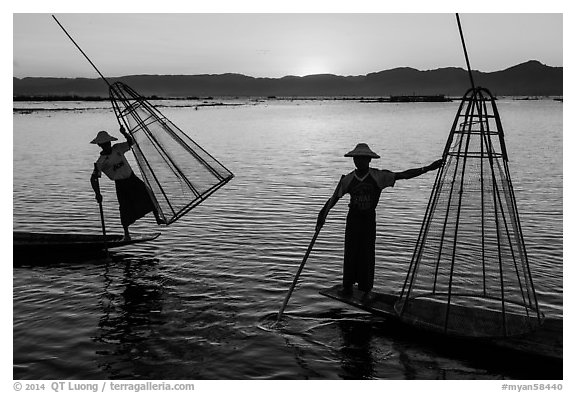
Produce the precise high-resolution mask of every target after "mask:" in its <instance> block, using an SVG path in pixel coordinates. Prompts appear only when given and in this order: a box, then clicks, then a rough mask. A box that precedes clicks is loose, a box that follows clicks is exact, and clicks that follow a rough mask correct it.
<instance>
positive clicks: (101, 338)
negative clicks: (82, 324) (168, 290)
mask: <svg viewBox="0 0 576 393" xmlns="http://www.w3.org/2000/svg"><path fill="white" fill-rule="evenodd" d="M162 281H163V279H162V276H161V274H160V273H159V271H158V259H156V258H146V257H142V256H131V255H115V256H114V257H113V259H112V260H111V261H110V263H108V264H107V265H106V267H105V270H104V273H103V284H104V285H103V288H102V293H101V295H100V298H99V305H100V309H101V311H102V316H101V317H100V319H99V321H98V330H97V334H96V336H94V337H92V339H93V340H94V341H95V342H97V343H99V344H102V346H101V347H100V349H99V350H98V355H99V358H98V360H97V362H98V366H99V368H100V369H102V370H103V371H105V372H106V374H107V375H108V376H109V378H115V379H117V378H135V377H137V376H141V375H144V376H146V375H149V374H148V373H147V371H144V370H142V369H141V363H142V362H143V361H145V359H146V358H148V357H149V356H150V352H151V348H150V345H149V344H150V341H149V339H150V337H151V336H154V335H155V334H156V331H157V328H158V326H161V325H163V324H164V323H165V321H164V319H163V314H162V309H163V299H162V297H163V286H162Z"/></svg>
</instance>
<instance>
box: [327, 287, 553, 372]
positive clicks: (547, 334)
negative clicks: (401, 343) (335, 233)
mask: <svg viewBox="0 0 576 393" xmlns="http://www.w3.org/2000/svg"><path fill="white" fill-rule="evenodd" d="M320 294H321V295H324V296H327V297H329V298H332V299H335V300H338V301H340V302H343V303H346V304H348V305H351V306H353V307H356V308H359V309H361V310H364V311H367V312H370V313H372V314H374V315H378V316H380V317H383V318H385V319H386V321H387V322H388V321H389V322H391V324H394V325H395V326H397V327H398V329H397V330H398V331H400V332H402V333H403V334H409V335H410V337H413V338H418V339H420V340H423V341H424V342H425V343H432V344H433V345H434V346H435V347H437V348H440V347H441V348H442V349H452V350H453V351H460V352H465V353H466V354H470V353H473V355H474V357H475V358H481V357H484V358H486V359H488V362H491V363H493V362H494V361H495V360H500V361H502V362H503V363H506V362H508V361H509V360H510V359H512V358H514V359H521V360H522V361H523V362H524V364H525V363H526V362H530V363H531V364H532V365H535V366H536V367H539V369H538V372H541V373H543V374H544V375H547V376H548V375H549V376H551V377H552V378H553V379H555V378H557V377H559V376H560V378H561V375H562V361H563V355H562V352H563V338H562V334H563V323H562V319H558V318H545V319H544V323H543V324H542V325H541V326H540V327H539V328H538V329H536V330H534V331H532V332H529V333H526V334H522V335H517V336H510V337H497V338H467V337H460V336H450V335H445V334H442V333H439V332H433V331H429V330H424V329H422V328H417V327H414V326H413V325H408V324H406V323H403V322H402V321H401V320H400V318H399V317H398V315H397V313H396V311H395V310H394V304H395V303H396V301H397V300H398V296H396V295H392V294H385V293H377V292H371V293H370V296H366V293H365V292H362V291H360V290H358V289H356V288H354V289H353V290H352V293H351V294H344V293H342V286H341V285H336V286H333V287H331V288H328V289H324V290H322V291H320ZM471 349H472V351H471Z"/></svg>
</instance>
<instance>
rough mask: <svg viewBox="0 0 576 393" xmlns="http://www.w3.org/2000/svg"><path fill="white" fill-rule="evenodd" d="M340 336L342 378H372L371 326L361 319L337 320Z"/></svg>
mask: <svg viewBox="0 0 576 393" xmlns="http://www.w3.org/2000/svg"><path fill="white" fill-rule="evenodd" d="M338 327H339V328H340V332H341V337H342V347H341V349H340V351H341V362H342V371H343V372H344V374H343V375H342V378H345V379H365V378H374V377H375V372H374V357H373V353H372V351H373V348H372V341H373V336H372V326H371V325H370V324H369V323H365V322H363V321H351V320H343V321H342V320H341V321H338Z"/></svg>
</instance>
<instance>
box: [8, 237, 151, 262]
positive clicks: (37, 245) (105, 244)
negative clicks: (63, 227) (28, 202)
mask: <svg viewBox="0 0 576 393" xmlns="http://www.w3.org/2000/svg"><path fill="white" fill-rule="evenodd" d="M158 236H160V233H152V234H146V235H136V234H134V235H132V236H131V239H130V240H124V236H122V235H107V236H106V237H104V236H103V235H96V234H94V235H92V234H82V233H38V232H17V231H15V232H14V243H13V244H14V248H13V250H14V257H15V258H16V257H20V256H53V255H86V254H95V253H99V252H103V251H105V250H106V249H112V248H117V247H123V246H128V245H131V244H136V243H142V242H147V241H150V240H154V239H156V238H157V237H158Z"/></svg>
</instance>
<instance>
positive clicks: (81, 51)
mask: <svg viewBox="0 0 576 393" xmlns="http://www.w3.org/2000/svg"><path fill="white" fill-rule="evenodd" d="M52 18H54V20H55V21H56V23H58V26H60V28H61V29H62V31H63V32H64V33H65V34H66V35H67V36H68V38H70V41H72V43H73V44H74V45H75V46H76V48H78V50H79V51H80V53H82V55H84V57H85V58H86V60H88V63H90V65H91V66H92V67H93V68H94V69H95V70H96V72H97V73H98V75H100V78H102V80H103V81H104V82H106V84H107V85H108V87H110V82H108V79H106V77H104V75H102V73H101V72H100V70H99V69H98V68H97V67H96V65H95V64H94V63H92V60H90V58H89V57H88V55H87V54H86V53H84V51H83V50H82V48H80V45H78V44H77V43H76V41H74V38H72V36H71V35H70V34H69V33H68V31H66V29H65V28H64V26H62V24H61V23H60V21H58V19H56V17H55V16H54V15H52Z"/></svg>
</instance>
